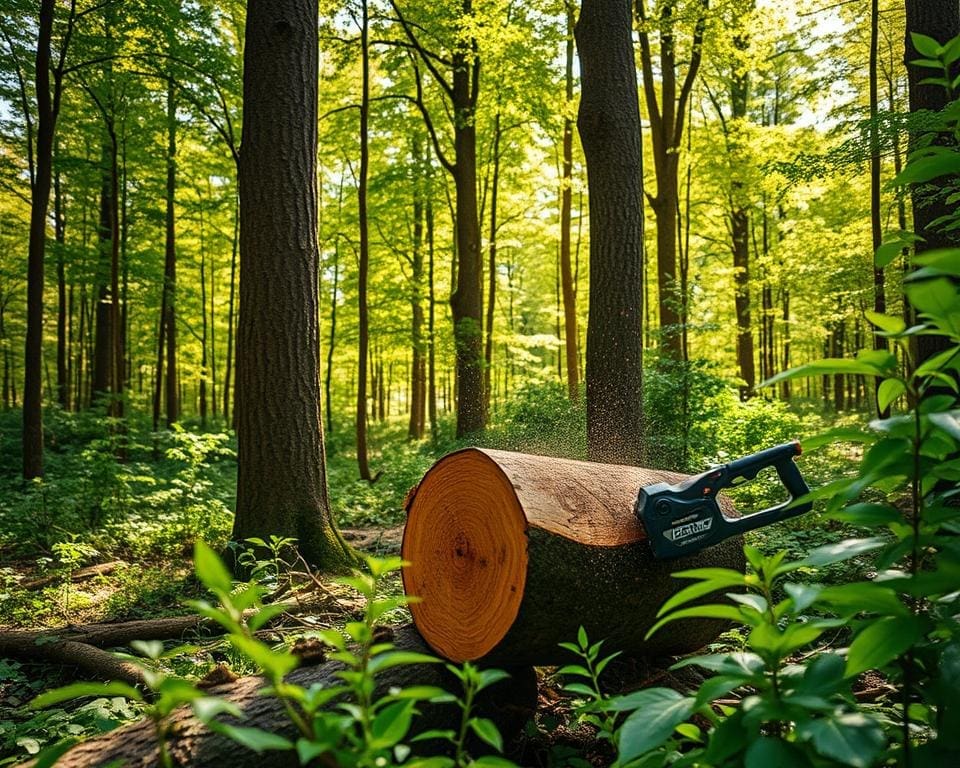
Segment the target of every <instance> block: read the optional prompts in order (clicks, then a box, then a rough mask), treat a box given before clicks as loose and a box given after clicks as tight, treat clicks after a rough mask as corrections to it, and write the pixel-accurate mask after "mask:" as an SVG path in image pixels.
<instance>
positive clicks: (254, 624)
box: [247, 603, 287, 632]
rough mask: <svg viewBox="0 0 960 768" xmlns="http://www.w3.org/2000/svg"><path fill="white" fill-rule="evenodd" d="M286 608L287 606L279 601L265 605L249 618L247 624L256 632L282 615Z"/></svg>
mask: <svg viewBox="0 0 960 768" xmlns="http://www.w3.org/2000/svg"><path fill="white" fill-rule="evenodd" d="M286 610H287V606H285V605H281V604H279V603H275V604H273V605H265V606H263V607H262V608H261V609H260V610H258V611H257V612H256V613H255V614H254V615H253V616H251V617H250V618H249V619H247V626H248V627H249V628H250V631H251V632H256V631H257V630H258V629H260V628H261V627H263V626H264V625H266V624H268V623H269V622H271V621H272V620H273V619H275V618H277V616H280V615H281V614H282V613H283V612H284V611H286Z"/></svg>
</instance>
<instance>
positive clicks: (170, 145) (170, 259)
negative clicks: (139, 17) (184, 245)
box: [163, 79, 180, 427]
mask: <svg viewBox="0 0 960 768" xmlns="http://www.w3.org/2000/svg"><path fill="white" fill-rule="evenodd" d="M176 194H177V102H176V99H175V97H174V86H173V80H172V79H171V80H169V81H167V187H166V205H167V208H166V219H165V221H166V227H165V238H166V239H165V245H164V263H163V296H164V301H163V308H164V316H163V322H164V326H165V328H166V332H165V333H164V336H165V337H166V341H167V371H166V379H165V391H166V406H167V426H168V427H169V426H171V425H172V424H173V423H174V422H177V421H179V420H180V390H179V387H180V376H179V373H178V371H177V241H176V237H177V234H176V232H177V226H176V209H175V207H174V204H175V202H176Z"/></svg>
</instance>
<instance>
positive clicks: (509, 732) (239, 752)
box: [24, 624, 537, 768]
mask: <svg viewBox="0 0 960 768" xmlns="http://www.w3.org/2000/svg"><path fill="white" fill-rule="evenodd" d="M393 642H394V645H395V646H396V647H397V648H398V649H402V650H410V651H418V652H420V653H428V652H429V649H428V648H427V646H426V644H425V643H424V642H423V640H422V639H421V637H420V635H419V634H418V633H417V631H416V629H415V628H414V627H413V626H412V625H409V624H408V625H406V626H404V627H400V628H398V629H397V630H395V633H394V639H393ZM341 669H343V665H342V664H340V663H338V662H325V663H323V664H318V665H316V666H308V667H301V668H300V669H297V670H294V671H293V672H292V673H291V674H290V675H288V676H287V681H288V682H290V683H295V684H297V685H301V686H304V687H309V686H311V685H313V684H317V683H319V684H328V683H330V684H332V683H335V682H338V680H337V679H336V678H335V673H336V672H337V671H339V670H341ZM510 672H511V677H510V678H508V679H507V680H504V681H502V682H500V683H497V684H495V685H493V686H491V687H490V688H488V689H486V690H484V691H483V692H482V693H481V694H480V697H479V698H478V700H477V711H476V714H477V715H478V716H481V717H488V718H491V719H492V720H493V721H494V722H495V723H496V724H497V726H498V727H499V728H500V730H501V733H502V734H503V736H504V738H505V739H509V738H512V737H514V736H516V735H517V734H518V733H519V732H520V729H521V728H522V727H523V726H524V724H525V723H526V721H527V719H529V717H530V716H532V714H533V712H534V711H535V708H536V702H537V682H536V676H535V675H534V672H533V669H532V668H529V667H526V668H518V669H511V670H510ZM265 684H266V683H265V682H264V680H263V679H262V678H259V677H244V678H240V679H239V680H236V681H234V682H232V683H229V684H227V685H222V686H217V687H215V688H211V689H209V691H208V693H209V694H210V695H211V696H220V697H222V698H225V699H228V700H229V701H232V702H234V703H235V704H237V705H238V706H239V707H240V708H241V709H242V710H243V712H244V714H245V715H246V717H245V718H244V719H243V720H242V721H240V722H239V723H236V724H238V725H243V726H246V727H252V728H261V729H263V730H267V731H271V732H273V733H277V734H280V735H282V736H286V737H287V738H290V739H294V740H295V739H296V738H297V735H298V734H297V733H296V730H295V728H294V727H293V725H292V723H291V722H290V720H289V718H288V717H287V715H286V713H285V712H284V709H283V705H282V704H281V703H280V702H279V700H277V699H275V698H270V697H265V696H261V695H260V694H259V691H260V689H261V688H263V687H264V685H265ZM412 685H435V686H441V687H443V688H445V689H446V690H448V691H451V692H453V693H456V692H459V691H460V684H459V681H457V679H456V678H455V677H454V676H453V675H452V674H450V673H449V672H448V671H447V670H446V669H445V668H444V666H443V665H442V664H411V665H407V666H399V667H391V668H389V669H387V670H384V671H383V672H382V673H381V674H380V675H379V676H378V678H377V695H382V694H384V693H386V692H387V691H388V690H389V689H390V688H392V687H394V686H398V687H401V688H403V687H409V686H412ZM418 709H419V710H420V712H421V714H420V715H419V716H418V717H417V718H416V719H415V720H414V726H413V732H416V733H422V732H424V731H426V730H430V729H435V728H437V729H451V728H452V729H457V728H459V725H460V715H461V712H460V708H459V707H458V706H457V705H456V704H428V703H422V704H420V705H418ZM227 719H228V720H229V718H227ZM233 722H235V721H233ZM168 724H169V727H168V733H169V734H170V735H169V737H168V739H167V745H168V748H169V751H170V754H171V756H172V758H173V762H174V765H177V766H191V768H220V767H221V766H230V768H268V767H269V768H283V767H285V766H291V767H292V766H296V765H299V762H298V760H297V756H296V753H295V752H267V753H265V754H261V755H258V754H256V753H255V752H251V751H250V750H248V749H246V748H245V747H242V746H240V745H239V744H237V743H236V742H234V741H231V740H230V739H228V738H226V737H225V736H221V735H219V734H216V733H213V732H212V731H210V730H208V729H207V728H206V727H205V726H204V725H203V724H202V723H201V722H199V721H198V720H196V719H195V718H194V717H193V715H192V713H191V711H190V710H189V709H187V708H180V709H178V710H176V711H175V712H174V713H173V714H172V715H171V716H170V719H169V723H168ZM155 739H156V736H155V731H154V727H153V723H152V722H151V721H149V720H142V721H140V722H137V723H133V724H131V725H127V726H124V727H122V728H118V729H116V730H115V731H111V732H110V733H108V734H105V735H104V736H100V737H98V738H95V739H90V740H89V741H85V742H83V743H81V744H78V745H77V746H75V747H74V748H73V749H71V750H70V751H69V752H67V753H66V754H65V755H64V756H63V757H61V758H60V760H59V761H58V762H57V766H58V768H94V766H103V765H123V766H125V767H126V768H136V767H137V766H140V767H142V768H146V767H147V766H151V767H152V766H156V765H159V758H158V753H157V745H156V741H155ZM430 743H431V742H425V744H430ZM24 768H27V766H24Z"/></svg>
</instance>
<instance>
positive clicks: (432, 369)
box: [426, 187, 440, 442]
mask: <svg viewBox="0 0 960 768" xmlns="http://www.w3.org/2000/svg"><path fill="white" fill-rule="evenodd" d="M432 191H433V190H432V188H431V187H428V189H427V204H426V225H427V293H428V296H427V336H428V339H429V343H430V347H429V350H428V355H427V390H428V391H427V410H428V411H429V415H430V437H431V439H432V440H433V441H434V442H436V440H437V439H438V438H439V437H440V432H439V426H438V424H437V343H436V305H437V301H436V295H435V292H434V280H433V266H434V249H433V246H434V243H433V194H432Z"/></svg>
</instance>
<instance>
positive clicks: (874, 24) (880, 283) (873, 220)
mask: <svg viewBox="0 0 960 768" xmlns="http://www.w3.org/2000/svg"><path fill="white" fill-rule="evenodd" d="M879 51H880V3H879V0H871V1H870V234H871V238H872V243H873V253H876V252H877V248H879V247H880V244H881V242H882V241H883V222H882V221H881V218H880V217H881V212H880V125H879V124H878V122H877V121H878V119H879V118H878V114H879V97H878V95H877V91H878V87H877V86H878V83H877V69H878V60H879ZM873 311H874V312H877V313H879V314H881V315H882V314H886V311H887V299H886V292H885V288H884V275H883V268H882V267H878V266H876V265H874V267H873ZM873 348H874V349H883V350H885V349H887V341H886V339H885V338H884V337H882V336H880V335H878V334H873ZM879 388H880V380H879V379H876V380H875V383H874V395H875V396H876V393H877V391H879ZM875 405H876V408H877V413H878V414H879V416H880V418H886V417H887V416H888V415H889V414H890V409H889V407H887V408H884V409H881V408H880V405H879V401H877V400H876V399H875Z"/></svg>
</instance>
